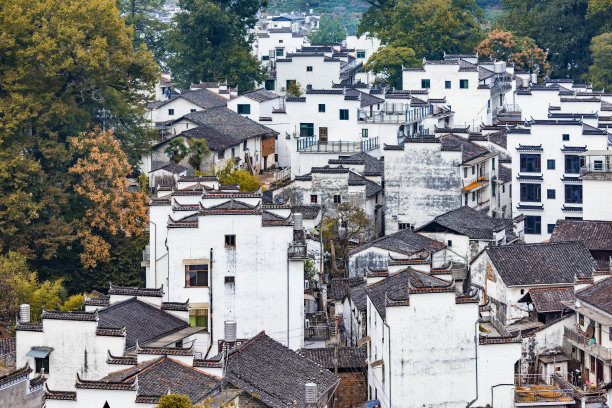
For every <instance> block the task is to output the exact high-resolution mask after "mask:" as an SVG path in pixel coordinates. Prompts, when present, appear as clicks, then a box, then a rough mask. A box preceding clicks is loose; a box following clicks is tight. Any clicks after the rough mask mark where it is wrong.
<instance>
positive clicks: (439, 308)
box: [366, 268, 520, 408]
mask: <svg viewBox="0 0 612 408" xmlns="http://www.w3.org/2000/svg"><path fill="white" fill-rule="evenodd" d="M455 291H456V289H455V286H454V285H453V284H452V283H451V282H447V281H444V280H442V279H438V278H435V277H432V276H430V275H427V274H425V273H422V272H418V271H415V270H412V269H410V268H409V269H407V270H404V271H401V272H397V273H395V274H393V275H391V276H389V277H388V278H386V279H383V280H380V281H378V282H376V283H372V284H370V285H368V286H367V287H366V294H367V316H368V317H367V334H368V338H369V339H366V340H368V341H367V342H368V346H367V347H368V395H369V397H370V399H378V401H379V402H380V406H381V407H386V408H389V407H398V408H400V407H414V406H423V405H424V406H447V407H465V406H469V405H472V404H474V406H485V405H487V404H489V405H490V404H492V399H494V401H495V404H494V405H493V406H495V407H513V393H512V385H505V386H499V384H513V383H514V364H515V362H516V361H517V360H518V359H519V358H520V338H512V337H501V336H497V337H494V336H491V337H485V336H483V335H479V314H478V297H477V296H472V295H458V294H456V293H455ZM406 345H410V346H409V347H406Z"/></svg>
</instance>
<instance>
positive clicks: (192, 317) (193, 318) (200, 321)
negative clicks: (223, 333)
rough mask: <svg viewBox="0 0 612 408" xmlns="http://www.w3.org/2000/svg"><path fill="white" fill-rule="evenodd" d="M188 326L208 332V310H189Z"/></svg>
mask: <svg viewBox="0 0 612 408" xmlns="http://www.w3.org/2000/svg"><path fill="white" fill-rule="evenodd" d="M189 325H190V326H191V327H203V328H204V330H206V331H208V309H203V308H199V309H196V308H190V309H189Z"/></svg>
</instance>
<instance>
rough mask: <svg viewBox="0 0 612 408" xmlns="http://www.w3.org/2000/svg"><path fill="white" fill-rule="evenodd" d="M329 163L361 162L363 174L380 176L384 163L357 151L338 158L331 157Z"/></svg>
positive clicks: (347, 163)
mask: <svg viewBox="0 0 612 408" xmlns="http://www.w3.org/2000/svg"><path fill="white" fill-rule="evenodd" d="M329 164H340V165H342V164H346V165H349V164H363V167H364V168H363V173H364V175H365V176H382V175H383V174H384V172H385V163H384V162H383V161H382V160H378V159H377V158H375V157H373V156H370V155H369V154H367V153H357V154H354V155H352V156H349V157H346V158H340V159H331V160H329Z"/></svg>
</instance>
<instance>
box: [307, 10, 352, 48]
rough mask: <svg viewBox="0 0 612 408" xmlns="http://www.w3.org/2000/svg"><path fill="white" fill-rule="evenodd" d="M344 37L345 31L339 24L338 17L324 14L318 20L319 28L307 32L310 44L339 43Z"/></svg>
mask: <svg viewBox="0 0 612 408" xmlns="http://www.w3.org/2000/svg"><path fill="white" fill-rule="evenodd" d="M345 38H346V31H344V28H343V27H342V25H341V24H340V21H339V18H333V17H332V16H329V15H324V16H322V17H321V19H320V20H319V29H318V30H313V31H311V32H310V33H309V34H308V40H309V41H310V42H311V43H312V44H330V43H339V42H342V41H343V40H344V39H345Z"/></svg>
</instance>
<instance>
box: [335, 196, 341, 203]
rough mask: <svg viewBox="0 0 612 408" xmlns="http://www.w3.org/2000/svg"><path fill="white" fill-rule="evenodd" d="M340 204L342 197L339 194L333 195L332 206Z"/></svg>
mask: <svg viewBox="0 0 612 408" xmlns="http://www.w3.org/2000/svg"><path fill="white" fill-rule="evenodd" d="M340 203H342V197H341V196H340V194H334V204H340Z"/></svg>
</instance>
